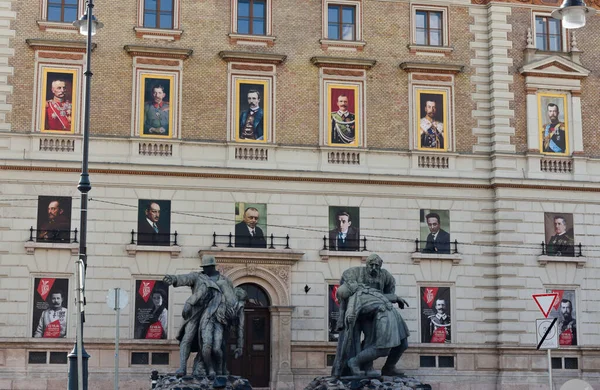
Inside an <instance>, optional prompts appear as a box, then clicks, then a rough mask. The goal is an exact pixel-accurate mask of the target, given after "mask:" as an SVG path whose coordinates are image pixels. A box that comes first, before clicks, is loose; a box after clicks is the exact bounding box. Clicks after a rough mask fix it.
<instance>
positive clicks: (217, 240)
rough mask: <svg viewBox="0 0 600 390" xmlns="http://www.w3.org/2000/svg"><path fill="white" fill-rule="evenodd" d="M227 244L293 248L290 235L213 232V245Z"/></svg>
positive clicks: (240, 246) (230, 245) (238, 246)
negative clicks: (265, 235)
mask: <svg viewBox="0 0 600 390" xmlns="http://www.w3.org/2000/svg"><path fill="white" fill-rule="evenodd" d="M219 245H221V246H223V245H224V246H226V247H227V248H233V247H235V248H267V249H277V248H283V249H291V248H290V235H289V234H286V235H285V237H283V236H275V235H273V234H271V235H270V236H267V238H265V237H263V236H235V235H234V234H232V233H229V234H217V233H216V232H215V233H213V243H212V246H213V247H219Z"/></svg>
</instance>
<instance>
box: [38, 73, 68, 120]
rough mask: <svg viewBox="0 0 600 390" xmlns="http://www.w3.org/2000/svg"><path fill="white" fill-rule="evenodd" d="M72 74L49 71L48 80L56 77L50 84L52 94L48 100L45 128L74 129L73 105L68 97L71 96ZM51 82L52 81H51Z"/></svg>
mask: <svg viewBox="0 0 600 390" xmlns="http://www.w3.org/2000/svg"><path fill="white" fill-rule="evenodd" d="M69 77H70V78H71V80H72V75H69V74H60V73H48V80H51V78H54V79H53V80H52V81H51V84H50V90H51V92H52V95H51V97H50V99H49V100H47V101H46V108H45V110H46V115H45V116H46V120H45V126H44V129H45V130H58V131H68V132H70V131H71V129H72V126H71V125H72V118H73V115H72V114H73V105H72V103H71V101H70V100H69V99H68V97H69V96H71V91H70V89H71V87H72V82H71V80H68V78H69ZM49 82H50V81H49Z"/></svg>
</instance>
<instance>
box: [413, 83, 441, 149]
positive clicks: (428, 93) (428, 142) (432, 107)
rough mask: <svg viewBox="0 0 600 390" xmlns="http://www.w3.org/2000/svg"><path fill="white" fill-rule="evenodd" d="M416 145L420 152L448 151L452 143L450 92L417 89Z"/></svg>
mask: <svg viewBox="0 0 600 390" xmlns="http://www.w3.org/2000/svg"><path fill="white" fill-rule="evenodd" d="M415 102H416V104H415V118H416V126H415V130H416V131H415V140H416V142H415V144H416V145H417V149H419V150H428V151H436V152H446V151H448V144H449V143H450V136H449V131H448V127H449V115H448V92H447V91H445V90H436V89H417V90H416V100H415Z"/></svg>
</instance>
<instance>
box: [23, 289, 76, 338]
mask: <svg viewBox="0 0 600 390" xmlns="http://www.w3.org/2000/svg"><path fill="white" fill-rule="evenodd" d="M33 287H34V291H33V310H32V313H33V318H32V325H33V329H32V336H33V337H36V338H63V337H66V335H67V325H68V319H69V318H68V310H67V305H68V302H69V279H59V278H51V277H48V278H35V279H34V284H33Z"/></svg>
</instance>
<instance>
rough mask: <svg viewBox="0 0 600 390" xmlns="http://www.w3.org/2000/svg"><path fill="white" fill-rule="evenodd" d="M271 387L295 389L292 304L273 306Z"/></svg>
mask: <svg viewBox="0 0 600 390" xmlns="http://www.w3.org/2000/svg"><path fill="white" fill-rule="evenodd" d="M269 309H270V310H271V351H273V353H272V354H271V356H272V361H271V388H272V389H278V390H279V389H293V388H294V375H293V374H292V369H291V360H292V310H293V307H292V306H271V307H270V308H269Z"/></svg>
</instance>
